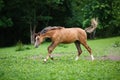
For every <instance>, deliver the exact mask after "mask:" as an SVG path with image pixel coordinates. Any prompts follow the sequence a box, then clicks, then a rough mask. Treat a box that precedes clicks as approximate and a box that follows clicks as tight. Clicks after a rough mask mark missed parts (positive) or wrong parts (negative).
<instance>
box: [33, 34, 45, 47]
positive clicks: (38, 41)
mask: <svg viewBox="0 0 120 80" xmlns="http://www.w3.org/2000/svg"><path fill="white" fill-rule="evenodd" d="M43 39H44V37H43V36H42V35H40V34H37V35H36V37H35V44H34V46H35V48H38V46H39V45H40V44H41V43H42V42H43Z"/></svg>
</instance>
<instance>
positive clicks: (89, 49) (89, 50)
mask: <svg viewBox="0 0 120 80" xmlns="http://www.w3.org/2000/svg"><path fill="white" fill-rule="evenodd" d="M82 45H83V46H84V47H85V48H86V49H87V50H88V52H89V53H90V56H91V59H92V61H93V60H94V57H93V55H92V50H91V48H90V47H89V46H88V44H87V43H86V41H85V42H83V43H82Z"/></svg>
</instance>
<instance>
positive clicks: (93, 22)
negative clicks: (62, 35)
mask: <svg viewBox="0 0 120 80" xmlns="http://www.w3.org/2000/svg"><path fill="white" fill-rule="evenodd" d="M97 25H98V18H93V19H91V26H90V27H87V28H85V31H86V32H87V33H92V32H93V31H94V30H95V29H96V28H97Z"/></svg>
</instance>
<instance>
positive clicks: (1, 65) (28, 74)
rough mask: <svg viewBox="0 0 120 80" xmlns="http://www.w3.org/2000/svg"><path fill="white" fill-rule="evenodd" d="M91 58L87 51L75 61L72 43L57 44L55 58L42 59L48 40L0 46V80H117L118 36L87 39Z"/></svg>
mask: <svg viewBox="0 0 120 80" xmlns="http://www.w3.org/2000/svg"><path fill="white" fill-rule="evenodd" d="M88 44H89V46H90V47H91V48H92V51H93V55H94V57H95V60H94V61H91V58H90V55H89V53H88V52H87V50H86V49H85V48H84V47H83V46H82V51H83V53H82V54H81V56H80V58H79V60H78V61H75V57H76V55H77V49H76V47H75V45H74V44H73V43H72V44H60V45H59V46H57V47H56V49H55V50H54V51H53V53H52V55H53V57H54V60H53V61H52V60H50V59H49V60H48V61H47V62H46V63H44V62H43V59H44V58H45V57H46V55H47V47H48V46H49V45H50V43H49V42H44V43H42V44H41V45H40V46H39V48H34V46H33V45H22V48H23V50H21V51H17V49H18V48H19V46H20V45H16V46H13V47H6V48H0V80H120V37H113V38H105V39H95V40H88Z"/></svg>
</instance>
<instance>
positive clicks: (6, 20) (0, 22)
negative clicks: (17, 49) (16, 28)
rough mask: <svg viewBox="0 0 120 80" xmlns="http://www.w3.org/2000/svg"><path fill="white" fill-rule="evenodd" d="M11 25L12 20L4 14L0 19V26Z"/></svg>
mask: <svg viewBox="0 0 120 80" xmlns="http://www.w3.org/2000/svg"><path fill="white" fill-rule="evenodd" d="M11 26H13V22H12V20H11V18H7V17H5V16H4V17H2V18H1V19H0V27H11Z"/></svg>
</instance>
